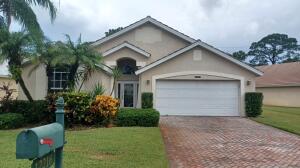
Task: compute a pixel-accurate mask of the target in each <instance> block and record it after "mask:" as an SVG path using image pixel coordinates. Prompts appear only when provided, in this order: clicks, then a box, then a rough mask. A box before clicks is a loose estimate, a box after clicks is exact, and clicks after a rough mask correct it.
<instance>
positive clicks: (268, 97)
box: [256, 86, 300, 107]
mask: <svg viewBox="0 0 300 168" xmlns="http://www.w3.org/2000/svg"><path fill="white" fill-rule="evenodd" d="M256 91H257V92H262V93H263V95H264V100H263V103H264V105H272V106H287V107H300V86H298V87H269V88H256Z"/></svg>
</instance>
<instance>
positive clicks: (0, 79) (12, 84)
mask: <svg viewBox="0 0 300 168" xmlns="http://www.w3.org/2000/svg"><path fill="white" fill-rule="evenodd" d="M7 84H8V85H9V89H14V92H13V94H12V96H11V98H12V99H16V98H17V96H18V86H17V84H16V82H15V80H13V79H11V78H8V77H0V85H1V86H2V85H7ZM3 96H5V92H4V91H2V90H0V98H2V97H3Z"/></svg>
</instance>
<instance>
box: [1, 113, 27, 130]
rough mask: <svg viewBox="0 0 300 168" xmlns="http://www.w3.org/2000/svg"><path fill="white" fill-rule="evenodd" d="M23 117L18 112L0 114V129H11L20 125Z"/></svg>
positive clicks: (22, 122)
mask: <svg viewBox="0 0 300 168" xmlns="http://www.w3.org/2000/svg"><path fill="white" fill-rule="evenodd" d="M23 124H24V117H23V115H22V114H18V113H5V114H0V129H12V128H19V127H22V126H23Z"/></svg>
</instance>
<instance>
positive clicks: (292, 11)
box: [0, 0, 300, 74]
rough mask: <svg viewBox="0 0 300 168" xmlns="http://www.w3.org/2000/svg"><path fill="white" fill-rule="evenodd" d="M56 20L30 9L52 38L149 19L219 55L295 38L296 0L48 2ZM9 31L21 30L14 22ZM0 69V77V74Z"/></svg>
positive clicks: (299, 27)
mask: <svg viewBox="0 0 300 168" xmlns="http://www.w3.org/2000/svg"><path fill="white" fill-rule="evenodd" d="M53 2H54V3H55V5H56V6H57V9H58V13H57V18H56V20H55V21H54V22H53V23H51V21H50V18H49V15H48V12H47V11H45V10H43V9H41V8H37V7H34V10H35V12H36V14H37V17H38V20H39V23H40V25H41V27H42V29H43V31H44V33H45V35H46V36H47V37H48V38H50V39H51V40H64V37H65V36H64V34H69V35H70V36H71V37H72V38H73V39H74V40H76V39H77V38H78V36H79V35H80V34H81V35H82V39H83V40H84V41H94V40H97V39H99V38H101V37H103V36H104V33H105V32H106V31H107V30H108V29H110V28H117V27H120V26H121V27H125V26H127V25H129V24H131V23H133V22H136V21H138V20H140V19H142V18H144V17H146V16H151V17H153V18H155V19H157V20H159V21H161V22H163V23H164V24H167V25H168V26H170V27H172V28H174V29H177V30H178V31H180V32H182V33H184V34H186V35H188V36H191V37H193V38H195V39H200V40H202V41H204V42H207V43H209V44H211V45H213V46H215V47H217V48H219V49H221V50H223V51H226V52H229V53H232V52H234V51H238V50H244V51H247V50H248V48H249V46H250V45H251V43H252V42H255V41H259V40H260V39H261V38H262V37H264V36H266V35H268V34H271V33H284V34H288V35H289V36H291V37H295V38H297V39H298V40H300V19H299V16H300V10H299V7H300V1H299V0H126V1H125V0H53ZM12 29H13V30H18V29H20V26H18V24H17V23H13V25H12ZM3 69H4V68H3V67H0V74H1V71H5V70H3Z"/></svg>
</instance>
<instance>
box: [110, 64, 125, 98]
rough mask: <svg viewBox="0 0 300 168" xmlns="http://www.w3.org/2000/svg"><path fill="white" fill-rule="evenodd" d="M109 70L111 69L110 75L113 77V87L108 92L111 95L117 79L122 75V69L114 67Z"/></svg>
mask: <svg viewBox="0 0 300 168" xmlns="http://www.w3.org/2000/svg"><path fill="white" fill-rule="evenodd" d="M111 70H112V76H113V78H114V82H113V88H112V89H111V92H110V95H111V96H112V94H113V92H114V90H115V88H116V83H117V80H118V79H119V78H120V77H121V76H122V71H121V70H120V69H119V68H118V67H115V68H113V69H111Z"/></svg>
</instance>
